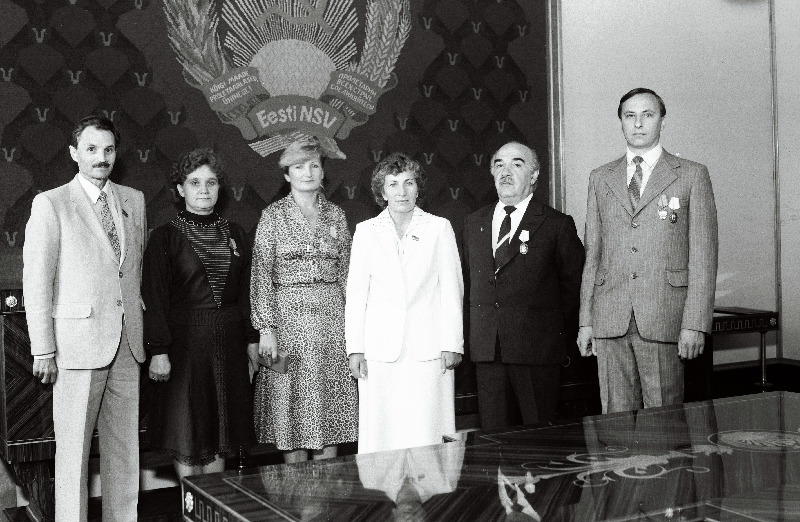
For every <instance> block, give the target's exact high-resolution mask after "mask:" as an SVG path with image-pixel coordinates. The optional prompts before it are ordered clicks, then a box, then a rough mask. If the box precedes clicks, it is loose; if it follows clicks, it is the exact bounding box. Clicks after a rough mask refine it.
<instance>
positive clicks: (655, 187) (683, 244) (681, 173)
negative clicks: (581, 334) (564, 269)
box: [580, 151, 717, 343]
mask: <svg viewBox="0 0 800 522" xmlns="http://www.w3.org/2000/svg"><path fill="white" fill-rule="evenodd" d="M626 169H627V163H626V158H625V157H622V158H620V159H618V160H615V161H612V162H611V163H608V164H606V165H603V166H601V167H599V168H597V169H595V170H593V171H592V173H591V174H590V176H589V195H588V203H587V210H586V235H585V239H584V245H585V247H586V266H585V267H584V270H583V280H582V288H581V314H580V324H581V326H592V328H593V335H594V336H595V337H601V338H607V337H618V336H621V335H624V334H625V332H626V331H627V330H628V325H629V322H630V317H631V312H633V313H634V314H635V317H636V324H637V327H638V329H639V332H640V333H641V335H642V336H643V337H644V338H646V339H650V340H653V341H662V342H672V343H674V342H677V340H678V336H679V333H680V330H681V329H682V328H686V329H690V330H697V331H702V332H709V333H710V331H711V321H712V317H713V307H714V293H715V289H716V276H717V210H716V205H715V203H714V193H713V190H712V187H711V180H710V178H709V175H708V169H707V168H706V167H705V166H704V165H701V164H699V163H696V162H693V161H689V160H686V159H683V158H678V157H676V156H673V155H672V154H670V153H668V152H667V151H663V152H662V153H661V157H660V158H659V160H658V162H657V163H656V165H655V167H654V168H653V172H652V174H651V175H650V179H649V181H648V183H647V185H645V188H644V192H643V193H642V196H641V198H640V200H639V203H638V204H637V205H636V207H634V206H633V205H632V203H631V200H630V198H629V196H628V191H627V179H626V178H627V172H626ZM664 203H666V205H664Z"/></svg>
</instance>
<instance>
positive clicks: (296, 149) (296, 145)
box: [278, 138, 325, 174]
mask: <svg viewBox="0 0 800 522" xmlns="http://www.w3.org/2000/svg"><path fill="white" fill-rule="evenodd" d="M315 156H319V161H320V164H321V165H322V166H323V168H324V167H325V151H324V150H323V149H322V147H321V146H320V144H319V140H317V139H316V138H313V139H310V140H305V141H294V142H292V143H290V144H289V146H288V147H286V149H284V151H283V152H282V153H281V157H280V158H278V166H279V167H280V168H281V170H283V173H284V174H288V173H289V167H291V166H292V165H297V164H298V163H305V162H306V161H308V160H309V159H311V158H313V157H315Z"/></svg>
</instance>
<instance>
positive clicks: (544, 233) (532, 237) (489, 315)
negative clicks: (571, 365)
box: [463, 142, 584, 429]
mask: <svg viewBox="0 0 800 522" xmlns="http://www.w3.org/2000/svg"><path fill="white" fill-rule="evenodd" d="M491 172H492V176H493V177H494V183H495V188H496V189H497V195H498V197H499V201H498V202H497V203H496V204H492V205H489V206H486V207H484V208H481V209H479V210H477V211H476V212H474V213H472V214H470V215H469V216H467V218H466V220H465V222H464V232H463V245H464V248H463V256H464V274H465V287H466V290H467V292H466V293H467V303H468V310H469V350H470V351H469V353H470V358H471V359H472V361H473V362H474V363H475V369H476V375H477V380H478V409H479V415H480V420H481V426H482V427H483V428H484V429H488V428H495V427H501V426H509V425H512V424H516V423H518V422H519V421H520V420H521V421H522V422H523V423H525V424H534V423H539V422H546V421H550V420H552V419H553V418H554V417H555V416H556V403H557V400H558V384H559V374H560V369H561V366H560V365H561V364H562V363H563V362H564V361H565V360H566V359H567V349H568V344H570V343H571V339H572V338H573V336H574V335H575V334H576V333H577V329H578V323H577V319H578V296H579V289H580V280H581V269H582V268H583V259H584V252H583V246H582V245H581V242H580V239H579V238H578V234H577V232H576V230H575V222H574V221H573V220H572V218H571V217H570V216H567V215H565V214H562V213H561V212H558V211H557V210H554V209H552V208H550V207H549V206H547V205H544V204H542V203H540V202H538V201H537V200H536V199H533V192H534V190H535V188H536V180H537V178H538V176H539V160H538V158H537V156H536V153H535V152H534V151H533V150H532V149H531V148H529V147H527V146H525V145H523V144H521V143H517V142H510V143H507V144H505V145H503V146H502V147H500V149H499V150H498V151H497V152H496V153H495V154H494V156H492V163H491Z"/></svg>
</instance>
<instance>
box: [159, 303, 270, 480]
mask: <svg viewBox="0 0 800 522" xmlns="http://www.w3.org/2000/svg"><path fill="white" fill-rule="evenodd" d="M219 312H220V311H218V310H207V311H206V310H203V311H199V310H198V311H194V312H193V313H192V314H183V316H181V317H177V318H174V317H173V319H176V320H177V321H178V322H180V323H187V322H192V323H198V322H201V321H202V322H203V324H172V321H171V324H170V332H171V334H172V339H173V342H172V346H170V350H169V360H170V364H171V366H172V369H171V372H170V378H169V380H168V381H166V382H163V383H157V384H156V386H155V387H156V389H157V390H156V394H155V396H156V406H155V426H154V430H153V432H154V433H153V438H152V445H153V448H154V449H156V450H162V451H165V452H167V453H169V454H171V455H172V457H173V458H174V459H175V460H177V461H179V462H181V463H183V464H188V465H193V466H196V465H203V464H209V463H211V462H212V461H213V460H214V458H215V456H216V455H222V456H230V455H232V454H234V453H236V452H237V451H238V450H239V448H240V447H242V446H249V445H251V444H253V443H254V441H255V434H254V430H253V394H252V387H251V385H250V376H249V372H248V366H247V363H248V359H247V341H246V338H245V324H244V322H243V321H242V320H241V319H236V320H231V319H232V317H231V315H230V314H225V313H219Z"/></svg>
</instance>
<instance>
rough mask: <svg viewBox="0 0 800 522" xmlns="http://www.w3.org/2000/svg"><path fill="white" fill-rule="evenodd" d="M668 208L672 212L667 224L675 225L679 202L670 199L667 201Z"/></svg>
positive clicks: (679, 206)
mask: <svg viewBox="0 0 800 522" xmlns="http://www.w3.org/2000/svg"><path fill="white" fill-rule="evenodd" d="M669 208H670V209H671V210H672V213H671V214H670V215H669V222H670V223H677V222H678V213H677V212H675V211H676V210H678V209H679V208H681V202H680V200H679V199H678V198H676V197H672V198H670V200H669Z"/></svg>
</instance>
